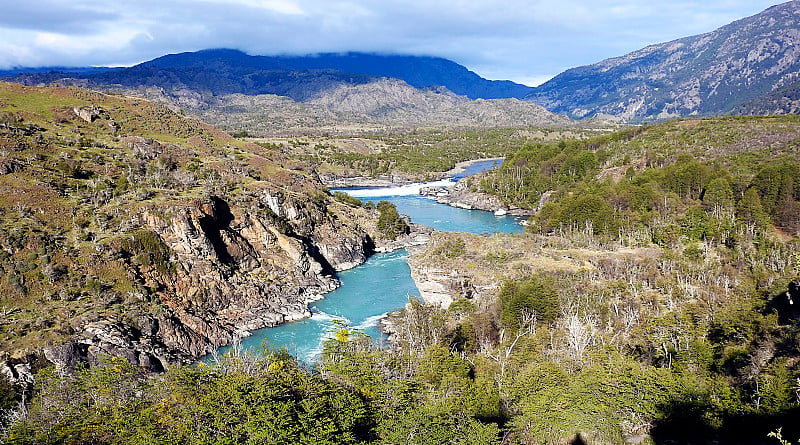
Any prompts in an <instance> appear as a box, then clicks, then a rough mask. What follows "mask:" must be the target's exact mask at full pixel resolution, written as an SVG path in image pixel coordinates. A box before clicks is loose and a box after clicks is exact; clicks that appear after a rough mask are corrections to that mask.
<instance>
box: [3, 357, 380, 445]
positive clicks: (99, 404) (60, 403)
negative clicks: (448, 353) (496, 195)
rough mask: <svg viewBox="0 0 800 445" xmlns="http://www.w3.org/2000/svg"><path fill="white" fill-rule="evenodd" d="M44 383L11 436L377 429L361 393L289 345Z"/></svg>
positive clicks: (229, 435) (34, 439)
mask: <svg viewBox="0 0 800 445" xmlns="http://www.w3.org/2000/svg"><path fill="white" fill-rule="evenodd" d="M37 381H38V382H39V383H38V395H37V396H36V398H35V399H34V400H33V402H32V404H31V409H30V414H29V417H28V420H27V421H25V422H23V423H20V424H17V425H14V427H13V428H12V429H11V431H10V435H9V442H10V443H13V444H28V443H30V444H34V443H35V444H47V443H110V444H114V443H120V444H134V443H185V444H207V443H230V444H235V443H240V444H248V443H265V444H284V443H308V444H334V443H335V444H340V443H341V444H347V443H361V442H363V441H365V440H367V439H368V438H369V437H370V434H371V433H370V430H371V428H372V424H371V419H370V416H369V410H368V407H367V404H366V403H365V402H364V400H363V399H362V398H361V397H360V396H359V395H357V394H354V393H353V392H351V391H348V390H346V389H344V388H341V387H337V386H336V385H333V384H331V383H329V382H326V381H324V380H323V379H321V378H319V377H318V376H314V375H312V374H310V373H308V372H306V371H304V370H303V369H301V368H299V367H298V366H297V364H296V363H295V362H294V361H293V360H292V359H291V358H290V357H288V356H287V355H286V354H280V353H277V354H266V356H265V357H264V358H261V359H257V358H255V357H241V356H233V357H227V358H225V359H224V360H223V361H222V362H221V363H220V364H218V365H211V366H206V365H200V366H197V367H177V368H174V369H172V370H170V371H169V372H167V374H166V375H165V376H164V377H163V378H162V379H157V380H155V379H150V378H147V376H146V375H145V374H142V373H141V372H140V371H139V370H137V369H136V368H135V367H132V366H130V365H127V362H125V361H124V360H119V359H112V360H110V361H109V362H108V363H107V364H105V365H103V366H98V367H93V368H90V369H87V370H84V371H81V372H79V373H77V374H75V375H73V376H67V377H59V376H56V375H55V374H53V373H52V372H48V373H41V374H40V375H39V376H38V379H37Z"/></svg>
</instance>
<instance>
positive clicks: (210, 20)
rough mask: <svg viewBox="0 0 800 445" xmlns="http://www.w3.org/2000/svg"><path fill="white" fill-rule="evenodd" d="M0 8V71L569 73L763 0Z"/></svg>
mask: <svg viewBox="0 0 800 445" xmlns="http://www.w3.org/2000/svg"><path fill="white" fill-rule="evenodd" d="M10 3H12V4H11V5H4V11H3V13H2V14H0V42H2V43H0V68H2V67H9V66H14V65H16V66H40V65H71V66H78V65H120V64H134V63H138V62H141V61H144V60H149V59H152V58H155V57H158V56H161V55H164V54H168V53H175V52H181V51H194V50H199V49H204V48H220V47H230V48H237V49H241V50H244V51H247V52H249V53H251V54H308V53H316V52H344V51H369V52H384V53H411V54H422V55H433V56H441V57H446V58H450V59H452V60H454V61H456V62H458V63H461V64H463V65H466V66H467V67H468V68H470V69H472V70H474V71H476V72H478V73H479V74H482V75H484V76H486V77H489V78H495V79H517V80H521V79H524V80H525V81H526V82H529V83H530V82H538V81H539V80H541V79H544V78H547V77H550V76H553V75H555V74H557V73H559V72H560V71H563V70H564V69H567V68H570V67H574V66H579V65H585V64H589V63H594V62H597V61H599V60H602V59H604V58H608V57H614V56H619V55H623V54H625V53H627V52H630V51H633V50H636V49H639V48H641V47H643V46H646V45H649V44H653V43H658V42H661V41H667V40H672V39H675V38H679V37H684V36H688V35H693V34H698V33H702V32H707V31H711V30H713V29H714V28H716V27H719V26H721V25H724V24H726V23H729V22H731V21H733V20H735V19H738V18H742V17H745V16H748V15H752V14H755V13H758V12H760V11H761V10H763V9H765V8H766V7H768V6H770V5H771V2H767V1H765V0H706V1H702V2H701V1H688V0H672V1H668V0H651V1H649V2H642V1H640V0H592V1H589V0H505V1H502V2H496V1H494V0H440V1H437V2H431V1H430V0H402V1H401V0H381V1H374V0H345V1H336V0H292V1H289V0H201V1H197V0H137V1H130V0H125V1H122V0H72V1H70V2H63V1H60V0H40V1H36V2H10Z"/></svg>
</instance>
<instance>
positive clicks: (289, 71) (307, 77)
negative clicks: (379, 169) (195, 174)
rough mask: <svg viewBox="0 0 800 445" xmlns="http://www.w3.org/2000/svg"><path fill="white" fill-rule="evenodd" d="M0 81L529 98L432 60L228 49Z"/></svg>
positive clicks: (26, 72) (522, 89)
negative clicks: (381, 89)
mask: <svg viewBox="0 0 800 445" xmlns="http://www.w3.org/2000/svg"><path fill="white" fill-rule="evenodd" d="M2 75H3V73H0V76H2ZM5 75H6V76H14V75H20V76H19V77H18V79H20V80H22V81H23V83H28V84H33V83H46V82H53V81H58V80H59V79H62V78H74V77H80V78H84V79H86V80H88V81H89V84H90V85H111V84H114V85H123V86H127V87H137V86H142V85H152V86H158V87H161V88H165V89H167V90H170V89H177V88H190V89H192V90H195V91H200V92H206V93H210V94H213V95H217V96H219V95H225V94H247V95H256V94H276V95H280V96H286V97H291V98H292V99H294V100H297V101H305V100H308V99H310V98H312V97H314V96H315V95H318V94H320V93H321V92H323V91H325V90H328V89H333V88H336V87H339V86H342V85H363V84H366V83H369V82H373V81H375V80H377V79H379V78H384V77H389V78H396V79H400V80H403V81H405V82H406V83H408V84H409V85H411V86H413V87H415V88H420V89H431V88H439V87H444V88H446V89H448V90H449V91H451V92H453V93H455V94H457V95H460V96H466V97H467V98H469V99H506V98H517V99H521V98H523V97H525V96H527V95H529V94H530V93H531V92H533V91H534V88H532V87H528V86H525V85H521V84H518V83H514V82H511V81H507V80H488V79H484V78H482V77H481V76H479V75H477V74H476V73H474V72H472V71H470V70H468V69H467V68H466V67H464V66H462V65H459V64H457V63H455V62H453V61H450V60H447V59H443V58H439V57H428V56H408V55H382V54H367V53H354V52H350V53H343V54H332V53H330V54H317V55H309V56H251V55H248V54H246V53H244V52H242V51H239V50H235V49H208V50H202V51H196V52H184V53H178V54H169V55H165V56H162V57H158V58H156V59H153V60H150V61H148V62H143V63H140V64H138V65H135V66H132V67H129V68H121V69H108V70H96V71H91V70H90V69H85V70H80V69H65V70H58V69H55V70H52V69H19V70H15V71H9V72H7V73H6V74H5Z"/></svg>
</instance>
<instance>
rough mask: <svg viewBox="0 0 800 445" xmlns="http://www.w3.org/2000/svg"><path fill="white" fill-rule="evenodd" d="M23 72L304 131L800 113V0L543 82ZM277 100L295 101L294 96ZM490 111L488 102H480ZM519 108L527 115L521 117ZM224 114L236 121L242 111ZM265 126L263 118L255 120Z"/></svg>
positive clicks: (412, 69)
mask: <svg viewBox="0 0 800 445" xmlns="http://www.w3.org/2000/svg"><path fill="white" fill-rule="evenodd" d="M20 71H21V70H16V72H17V73H19V72H20ZM43 71H45V72H43ZM1 74H2V73H0V75H1ZM15 80H16V81H19V82H21V83H24V84H28V85H43V84H50V83H53V82H55V83H59V84H67V85H77V86H82V87H88V88H92V89H98V90H103V91H116V92H120V93H129V92H134V93H137V94H143V95H145V96H147V97H151V98H155V99H158V100H161V101H163V102H167V103H170V104H171V105H172V106H175V107H180V108H185V109H187V110H188V111H190V112H192V110H194V114H196V115H199V114H202V113H205V115H206V116H208V115H209V113H208V112H211V113H210V115H211V116H214V115H215V113H218V112H223V113H224V112H230V111H231V110H234V111H235V112H243V113H245V114H250V115H253V116H254V114H253V113H254V110H248V109H246V108H247V105H242V104H243V103H245V102H248V101H246V100H242V99H241V98H230V97H228V96H234V95H245V96H251V97H253V96H264V97H261V98H259V99H257V100H256V102H258V104H259V105H257V106H256V108H258V109H262V110H263V108H264V104H267V103H269V104H270V106H277V107H284V108H283V110H285V111H286V112H287V113H289V114H288V116H287V117H288V119H283V120H282V121H283V122H285V123H286V124H287V125H288V127H286V128H281V129H288V128H293V129H298V128H301V127H302V126H303V125H305V124H306V123H308V124H309V125H311V124H324V126H326V127H330V128H333V127H336V126H339V124H345V125H347V126H353V125H355V124H358V123H359V120H360V121H361V122H364V123H369V124H370V125H371V126H378V127H381V126H400V127H408V126H412V127H413V126H418V125H423V126H424V125H425V124H426V123H431V124H432V125H478V126H481V125H486V126H494V125H516V124H517V123H519V122H545V123H546V122H552V121H554V120H553V119H549V118H546V119H544V121H542V120H541V119H540V118H541V117H543V116H544V115H543V114H542V113H541V110H538V109H532V108H530V107H528V108H527V109H526V108H524V107H520V106H519V104H517V103H512V102H506V103H504V104H496V103H495V104H491V107H489V108H492V110H489V109H488V108H487V107H485V105H487V104H476V105H475V106H471V107H467V108H469V109H470V110H473V111H474V113H472V114H471V116H472V117H470V116H467V115H458V113H459V112H460V111H463V110H465V109H466V108H464V107H456V106H455V105H456V104H457V103H459V102H460V101H462V100H478V99H523V100H525V101H527V102H530V103H532V104H538V105H540V106H542V107H544V108H545V109H547V110H549V111H550V112H552V113H556V114H561V115H565V116H568V117H570V118H572V119H586V118H592V117H598V118H601V119H602V118H607V117H613V118H615V119H618V120H622V121H628V122H648V121H659V120H666V119H671V118H677V117H690V116H713V115H728V114H752V113H755V114H785V113H798V111H800V92H799V91H800V87H799V86H798V85H800V84H798V82H800V0H793V1H790V2H787V3H783V4H780V5H777V6H774V7H771V8H769V9H767V10H765V11H763V12H761V13H759V14H757V15H754V16H752V17H747V18H744V19H741V20H738V21H735V22H733V23H730V24H728V25H726V26H723V27H721V28H719V29H717V30H714V31H711V32H709V33H706V34H701V35H696V36H691V37H685V38H682V39H678V40H674V41H671V42H666V43H659V44H655V45H651V46H648V47H646V48H643V49H640V50H638V51H634V52H632V53H630V54H627V55H624V56H621V57H615V58H611V59H607V60H604V61H601V62H598V63H595V64H593V65H588V66H582V67H578V68H573V69H570V70H567V71H565V72H563V73H561V74H559V75H558V76H556V77H554V78H553V79H551V80H550V81H548V82H546V83H544V84H543V85H541V86H539V87H535V88H534V87H528V86H525V85H520V84H517V83H514V82H510V81H493V80H487V79H484V78H482V77H480V76H479V75H477V74H476V73H474V72H472V71H470V70H468V69H467V68H466V67H464V66H461V65H459V64H457V63H455V62H453V61H450V60H447V59H443V58H438V57H428V56H408V55H385V54H366V53H340V54H330V53H329V54H317V55H310V56H253V55H248V54H246V53H244V52H242V51H239V50H234V49H208V50H202V51H197V52H184V53H179V54H169V55H165V56H162V57H159V58H156V59H154V60H151V61H148V62H144V63H141V64H139V65H136V66H133V67H130V68H120V69H110V70H102V69H99V70H98V69H87V70H84V71H81V70H80V69H72V71H64V72H58V71H46V70H42V69H37V70H32V71H31V72H27V73H24V74H20V75H18V76H17V77H16V78H15ZM393 80H399V81H401V83H397V82H393ZM403 83H404V84H406V85H407V86H408V87H409V88H413V89H415V91H411V90H408V89H407V88H405V87H404V86H403ZM358 87H363V88H358ZM343 91H347V92H348V93H347V101H346V103H340V102H338V101H337V100H336V96H337V95H341V93H342V92H343ZM387 92H388V94H385V93H387ZM437 95H439V97H437ZM451 95H452V96H457V98H456V97H449V96H451ZM267 96H280V97H283V98H290V99H291V100H293V101H295V102H296V104H291V103H286V102H284V101H280V100H274V99H273V98H270V97H267ZM359 101H363V102H364V104H363V105H359V104H358V102H359ZM232 104H235V106H233V105H232ZM320 107H321V108H320ZM348 107H349V109H348ZM481 107H483V108H487V109H485V110H477V109H476V108H481ZM520 111H521V112H523V113H526V114H525V115H524V116H521V117H520V118H517V117H516V116H514V114H515V113H517V112H520ZM277 112H278V113H279V114H280V112H281V110H277ZM234 114H235V113H234ZM220 119H224V120H229V121H230V120H231V119H233V120H234V121H235V119H236V117H232V118H230V119H229V118H228V117H222V118H220ZM290 121H291V123H290ZM215 123H216V124H218V125H225V124H224V123H223V122H222V121H216V122H215ZM263 127H264V125H261V124H257V125H255V127H254V128H263ZM228 128H230V127H228ZM281 129H279V130H281Z"/></svg>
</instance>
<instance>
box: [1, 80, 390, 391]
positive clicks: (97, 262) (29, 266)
mask: <svg viewBox="0 0 800 445" xmlns="http://www.w3.org/2000/svg"><path fill="white" fill-rule="evenodd" d="M0 191H1V192H0V209H1V210H0V260H2V261H0V268H2V269H1V271H2V279H0V308H1V309H0V310H2V317H0V362H7V364H8V366H9V367H10V368H8V369H11V370H14V371H8V372H11V373H12V374H14V375H16V374H17V373H18V372H23V371H24V370H23V368H24V366H27V364H31V363H34V362H36V361H37V360H40V359H43V358H46V359H47V360H49V361H50V362H53V363H55V364H56V366H57V367H58V368H59V369H73V368H74V367H75V366H78V365H79V364H80V363H82V362H87V361H88V362H89V363H92V364H96V363H97V362H98V360H99V358H100V357H103V356H105V355H110V356H118V357H124V358H125V359H127V361H129V362H130V363H132V364H135V365H140V366H143V367H145V368H150V369H153V370H163V369H165V368H168V367H170V366H173V365H174V364H176V363H184V362H187V361H192V360H194V359H196V358H198V357H200V356H202V355H204V354H207V353H209V352H211V351H213V350H215V349H216V348H217V347H218V346H220V345H223V344H229V343H231V342H232V341H234V340H235V339H236V338H238V337H241V336H242V335H246V334H247V332H248V331H249V330H253V329H258V328H260V327H264V326H273V325H275V324H278V323H282V322H284V321H287V320H291V319H296V318H301V317H304V316H307V315H308V310H307V308H306V303H307V302H309V301H310V300H313V299H316V298H319V295H320V294H321V293H323V292H326V291H329V290H331V289H332V288H334V287H335V286H336V285H337V279H336V278H335V272H336V271H338V270H343V269H346V268H350V267H353V266H355V265H357V264H359V263H360V262H362V261H363V260H364V259H365V258H366V256H367V255H368V254H369V253H370V249H371V246H373V245H374V243H375V242H377V241H379V238H380V235H379V234H377V232H375V231H374V222H370V221H374V219H376V215H371V214H370V213H369V212H368V211H367V210H364V209H356V208H353V207H350V206H348V205H345V204H343V203H340V202H338V201H336V200H334V199H332V198H331V196H330V195H329V194H327V192H326V190H325V189H324V188H323V187H322V186H321V184H319V182H317V181H316V180H315V179H314V176H313V175H312V174H311V173H310V171H307V170H306V167H305V166H304V164H301V163H298V162H296V161H293V160H290V159H288V158H286V157H285V156H284V155H283V154H281V153H280V152H277V151H272V150H269V149H265V148H263V147H261V146H258V145H255V144H251V143H246V142H242V141H240V140H236V139H233V138H231V137H230V136H228V135H227V134H226V133H224V132H222V131H220V130H217V129H216V128H214V127H211V126H209V125H207V124H204V123H202V122H200V121H196V120H193V119H188V118H185V117H182V116H180V115H178V114H175V113H173V112H171V111H169V110H168V109H167V108H165V107H163V106H161V105H158V104H155V103H152V102H148V101H146V100H143V99H139V98H131V97H122V96H113V95H105V94H100V93H94V92H89V91H86V90H81V89H76V88H34V87H23V86H20V85H18V84H10V83H2V84H0ZM370 227H373V229H370ZM42 354H43V355H42ZM3 366H5V365H3ZM20 366H23V368H20ZM23 374H24V372H23Z"/></svg>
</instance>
